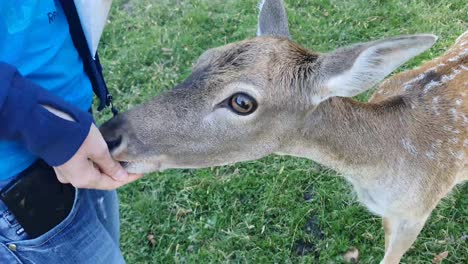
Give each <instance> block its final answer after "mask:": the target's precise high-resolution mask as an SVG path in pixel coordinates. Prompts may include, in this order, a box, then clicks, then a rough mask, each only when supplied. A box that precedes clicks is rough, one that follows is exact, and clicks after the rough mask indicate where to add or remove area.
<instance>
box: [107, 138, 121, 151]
mask: <svg viewBox="0 0 468 264" xmlns="http://www.w3.org/2000/svg"><path fill="white" fill-rule="evenodd" d="M105 141H106V144H107V148H108V149H109V152H110V153H112V151H113V150H115V149H117V148H118V147H119V146H120V145H121V144H122V136H118V137H117V138H116V139H113V140H112V139H111V140H105Z"/></svg>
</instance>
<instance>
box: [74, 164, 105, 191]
mask: <svg viewBox="0 0 468 264" xmlns="http://www.w3.org/2000/svg"><path fill="white" fill-rule="evenodd" d="M85 164H86V165H84V166H81V167H80V169H79V170H78V169H77V170H70V171H69V174H68V175H67V179H68V180H69V181H70V183H71V184H72V185H73V186H74V187H76V188H86V189H89V188H93V186H95V185H96V184H97V182H98V181H99V179H100V178H101V172H100V171H99V170H98V169H97V168H96V167H94V166H93V163H92V162H91V161H89V160H86V161H85Z"/></svg>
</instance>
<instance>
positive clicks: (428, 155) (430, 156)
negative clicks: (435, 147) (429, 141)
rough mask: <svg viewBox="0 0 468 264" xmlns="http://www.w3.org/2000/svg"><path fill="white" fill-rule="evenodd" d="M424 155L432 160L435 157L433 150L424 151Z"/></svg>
mask: <svg viewBox="0 0 468 264" xmlns="http://www.w3.org/2000/svg"><path fill="white" fill-rule="evenodd" d="M426 157H427V158H428V159H430V160H434V159H435V153H434V151H428V152H426Z"/></svg>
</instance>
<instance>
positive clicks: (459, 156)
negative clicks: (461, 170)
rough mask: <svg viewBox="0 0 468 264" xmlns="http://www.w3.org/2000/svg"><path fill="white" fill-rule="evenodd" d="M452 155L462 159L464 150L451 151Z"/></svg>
mask: <svg viewBox="0 0 468 264" xmlns="http://www.w3.org/2000/svg"><path fill="white" fill-rule="evenodd" d="M452 155H453V156H454V157H455V158H456V159H458V160H464V159H465V152H464V151H457V152H455V153H452Z"/></svg>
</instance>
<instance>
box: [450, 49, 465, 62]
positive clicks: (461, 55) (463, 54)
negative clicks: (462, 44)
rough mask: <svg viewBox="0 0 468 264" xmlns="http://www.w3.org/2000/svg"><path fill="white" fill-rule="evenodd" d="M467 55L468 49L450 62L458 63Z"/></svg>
mask: <svg viewBox="0 0 468 264" xmlns="http://www.w3.org/2000/svg"><path fill="white" fill-rule="evenodd" d="M466 55H468V48H466V49H463V50H462V51H461V52H460V53H458V54H457V56H455V57H452V58H450V59H448V61H450V62H456V61H459V60H460V59H462V58H463V57H465V56H466Z"/></svg>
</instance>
